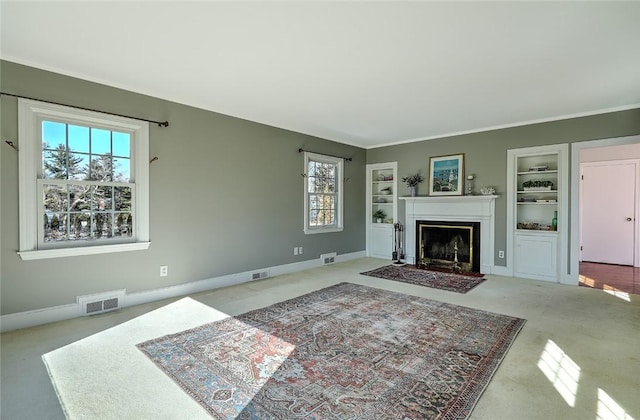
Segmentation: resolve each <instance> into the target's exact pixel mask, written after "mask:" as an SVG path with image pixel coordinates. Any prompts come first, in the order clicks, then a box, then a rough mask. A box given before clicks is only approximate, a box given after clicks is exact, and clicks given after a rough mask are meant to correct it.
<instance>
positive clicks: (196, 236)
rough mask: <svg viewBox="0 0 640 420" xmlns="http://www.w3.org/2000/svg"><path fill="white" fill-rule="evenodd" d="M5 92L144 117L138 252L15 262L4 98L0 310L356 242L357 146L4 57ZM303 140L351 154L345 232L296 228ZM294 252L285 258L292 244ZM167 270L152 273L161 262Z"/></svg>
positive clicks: (360, 244)
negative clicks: (143, 202) (143, 214)
mask: <svg viewBox="0 0 640 420" xmlns="http://www.w3.org/2000/svg"><path fill="white" fill-rule="evenodd" d="M0 66H1V67H0V76H1V87H2V91H4V92H11V93H15V94H20V95H24V96H31V97H34V98H38V99H43V100H49V101H54V102H60V103H64V104H69V105H75V106H81V107H87V108H95V109H99V110H104V111H108V112H115V113H119V114H124V115H130V116H136V117H141V118H149V119H153V120H160V121H163V120H165V119H167V120H169V122H170V126H169V127H168V128H159V127H157V126H156V125H154V124H152V125H151V128H150V156H151V157H153V156H157V157H158V158H159V160H157V161H156V162H154V163H152V164H151V165H150V235H151V247H150V249H149V250H147V251H137V252H125V253H116V254H104V255H93V256H80V257H70V258H55V259H47V260H36V261H22V260H21V259H20V257H19V256H18V255H17V254H16V251H17V250H18V247H19V234H18V175H17V174H18V154H17V152H15V151H14V150H13V149H11V148H10V147H9V146H7V145H6V144H4V140H7V139H10V140H13V141H14V143H16V144H17V139H18V132H17V131H18V128H17V118H18V115H17V99H16V98H14V97H9V96H4V95H3V96H2V104H1V105H2V113H1V117H2V120H1V122H2V128H1V136H2V137H1V138H2V140H3V141H2V145H1V147H2V149H3V150H2V154H1V171H0V173H1V176H2V179H1V185H2V191H1V196H2V197H1V200H0V203H1V205H2V209H1V213H0V214H1V215H2V220H1V233H2V235H1V256H0V257H1V260H0V261H1V262H2V267H1V269H0V275H1V295H2V299H1V302H0V305H1V313H2V314H3V315H4V314H10V313H15V312H21V311H27V310H33V309H39V308H47V307H51V306H56V305H62V304H69V303H74V302H75V299H76V296H78V295H84V294H89V293H97V292H104V291H110V290H114V289H121V288H126V289H127V291H128V292H138V291H145V290H152V289H155V288H158V287H165V286H170V285H175V284H181V283H186V282H192V281H196V280H202V279H208V278H212V277H217V276H221V275H225V274H231V273H237V272H242V271H247V270H253V269H257V268H263V267H271V266H277V265H281V264H287V263H293V262H297V261H303V260H311V259H316V258H319V256H320V254H322V253H325V252H332V251H336V252H338V254H344V253H349V252H357V251H363V250H364V249H365V230H364V229H365V226H364V216H363V213H364V209H365V193H364V185H365V159H366V151H365V150H364V149H360V148H357V147H352V146H348V145H344V144H340V143H336V142H332V141H328V140H324V139H319V138H314V137H310V136H307V135H303V134H299V133H295V132H291V131H286V130H282V129H278V128H274V127H269V126H265V125H261V124H257V123H253V122H249V121H245V120H241V119H237V118H232V117H228V116H224V115H220V114H216V113H213V112H208V111H204V110H200V109H196V108H192V107H188V106H184V105H181V104H177V103H172V102H169V101H165V100H160V99H157V98H152V97H148V96H144V95H139V94H136V93H132V92H128V91H124V90H120V89H115V88H112V87H108V86H104V85H99V84H96V83H91V82H86V81H83V80H79V79H74V78H71V77H67V76H63V75H60V74H55V73H51V72H47V71H42V70H38V69H34V68H30V67H26V66H22V65H18V64H15V63H11V62H6V61H2V62H1V63H0ZM300 147H303V148H305V149H309V150H312V151H316V152H319V153H327V154H335V155H341V156H347V157H353V161H352V162H346V163H345V176H346V177H348V178H349V180H348V181H347V182H346V183H345V184H344V189H345V212H344V218H345V223H344V224H345V229H344V231H343V232H341V233H328V234H315V235H304V233H303V230H302V229H303V179H304V178H303V177H302V176H301V175H300V174H301V173H302V172H303V156H302V154H300V153H298V148H300ZM294 246H303V247H304V255H302V256H294V255H293V247H294ZM161 265H168V266H169V276H168V277H160V276H159V267H160V266H161Z"/></svg>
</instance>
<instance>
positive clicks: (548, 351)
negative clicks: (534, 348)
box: [538, 340, 580, 407]
mask: <svg viewBox="0 0 640 420" xmlns="http://www.w3.org/2000/svg"><path fill="white" fill-rule="evenodd" d="M538 368H539V369H540V370H541V371H542V373H544V375H545V376H546V377H547V379H548V380H549V382H551V383H552V384H553V386H554V388H555V389H556V391H558V393H559V394H560V395H561V396H562V398H564V400H565V401H566V403H567V404H568V405H569V407H575V404H576V394H577V393H578V385H579V383H580V366H578V365H577V364H576V362H574V361H573V360H572V359H571V357H569V356H568V355H567V354H566V353H565V352H564V351H563V350H562V349H561V348H560V347H559V346H558V345H557V344H556V343H554V342H553V341H552V340H547V344H546V346H545V347H544V350H543V351H542V355H540V360H539V361H538Z"/></svg>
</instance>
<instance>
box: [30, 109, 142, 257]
mask: <svg viewBox="0 0 640 420" xmlns="http://www.w3.org/2000/svg"><path fill="white" fill-rule="evenodd" d="M19 120H20V133H19V149H20V216H21V217H20V251H21V252H20V255H21V257H22V258H23V259H38V258H51V257H60V256H69V255H82V254H94V253H103V252H117V251H127V250H136V249H146V248H148V246H149V243H148V165H149V161H148V156H149V154H148V124H147V123H142V122H140V121H137V120H131V119H128V118H123V117H115V116H111V115H107V114H101V113H96V112H91V111H84V110H77V109H74V108H69V107H63V106H59V105H53V104H47V103H43V102H38V101H31V100H23V99H21V100H20V102H19Z"/></svg>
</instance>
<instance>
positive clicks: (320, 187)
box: [304, 152, 344, 234]
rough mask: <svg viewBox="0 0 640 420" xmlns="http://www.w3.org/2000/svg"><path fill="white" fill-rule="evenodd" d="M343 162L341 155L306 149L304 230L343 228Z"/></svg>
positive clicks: (337, 230)
mask: <svg viewBox="0 0 640 420" xmlns="http://www.w3.org/2000/svg"><path fill="white" fill-rule="evenodd" d="M343 162H344V161H343V160H342V159H340V158H335V157H331V156H324V155H318V154H315V153H309V152H305V154H304V167H305V173H306V175H307V176H306V182H305V183H304V195H305V201H304V232H305V233H307V234H310V233H324V232H340V231H342V229H343V223H342V209H343V203H342V178H343V175H342V171H343V166H344V163H343Z"/></svg>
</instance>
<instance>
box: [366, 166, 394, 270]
mask: <svg viewBox="0 0 640 420" xmlns="http://www.w3.org/2000/svg"><path fill="white" fill-rule="evenodd" d="M397 175H398V164H397V162H388V163H375V164H370V165H367V212H366V218H367V255H368V256H371V257H378V258H389V259H390V258H391V253H392V252H393V249H392V248H393V224H394V223H396V221H397V213H398V210H397V209H398V200H397V191H398V180H397V178H398V176H397ZM378 211H381V212H383V213H384V217H381V218H378V217H377V216H376V213H377V212H378Z"/></svg>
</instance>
